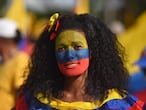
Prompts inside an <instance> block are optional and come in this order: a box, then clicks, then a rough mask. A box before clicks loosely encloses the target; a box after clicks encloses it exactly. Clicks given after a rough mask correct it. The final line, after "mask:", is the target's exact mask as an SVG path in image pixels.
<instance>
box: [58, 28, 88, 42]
mask: <svg viewBox="0 0 146 110" xmlns="http://www.w3.org/2000/svg"><path fill="white" fill-rule="evenodd" d="M73 40H74V41H80V42H86V37H85V34H84V33H83V32H81V31H77V30H65V31H62V32H61V33H60V34H59V35H58V36H57V38H56V42H60V41H67V42H69V41H73Z"/></svg>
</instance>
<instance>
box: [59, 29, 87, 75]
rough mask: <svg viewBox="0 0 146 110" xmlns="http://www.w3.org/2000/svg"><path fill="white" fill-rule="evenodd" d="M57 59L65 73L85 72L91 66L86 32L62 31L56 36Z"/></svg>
mask: <svg viewBox="0 0 146 110" xmlns="http://www.w3.org/2000/svg"><path fill="white" fill-rule="evenodd" d="M56 59H57V62H58V66H59V69H60V71H61V72H62V73H63V74H64V75H66V76H76V75H80V74H83V73H84V72H85V71H86V70H87V68H88V66H89V50H88V45H87V41H86V39H85V36H84V34H83V33H81V32H79V31H75V30H66V31H63V32H61V33H60V34H59V35H58V36H57V38H56Z"/></svg>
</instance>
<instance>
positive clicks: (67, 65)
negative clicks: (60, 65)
mask: <svg viewBox="0 0 146 110" xmlns="http://www.w3.org/2000/svg"><path fill="white" fill-rule="evenodd" d="M79 64H80V63H79V62H77V61H76V62H68V63H66V64H64V66H65V68H68V69H71V68H74V67H76V66H78V65H79Z"/></svg>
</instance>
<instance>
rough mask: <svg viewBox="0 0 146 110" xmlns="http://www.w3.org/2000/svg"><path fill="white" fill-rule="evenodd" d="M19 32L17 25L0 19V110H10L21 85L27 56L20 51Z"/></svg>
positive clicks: (5, 19)
mask: <svg viewBox="0 0 146 110" xmlns="http://www.w3.org/2000/svg"><path fill="white" fill-rule="evenodd" d="M20 40H21V32H20V30H19V29H18V27H17V24H16V23H15V22H14V21H12V20H10V19H7V18H0V110H10V109H11V108H12V107H13V106H14V104H15V101H16V98H17V95H18V88H19V87H20V85H21V84H22V83H23V80H24V79H25V75H24V74H23V71H24V69H25V66H26V65H27V61H28V55H26V54H25V53H24V52H22V51H20V50H19V48H18V43H19V41H20Z"/></svg>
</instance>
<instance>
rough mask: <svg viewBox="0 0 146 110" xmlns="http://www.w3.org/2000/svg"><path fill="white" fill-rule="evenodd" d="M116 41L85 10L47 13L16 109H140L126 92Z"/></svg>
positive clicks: (126, 77)
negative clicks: (84, 12)
mask: <svg viewBox="0 0 146 110" xmlns="http://www.w3.org/2000/svg"><path fill="white" fill-rule="evenodd" d="M122 49H123V48H122V46H121V45H120V44H119V42H118V41H117V39H116V36H115V35H114V34H113V33H112V32H111V31H110V30H109V29H108V28H107V27H106V25H105V24H104V23H102V22H101V21H100V20H99V19H97V18H96V17H94V16H91V15H89V14H81V15H74V14H73V15H60V16H59V15H58V14H57V13H56V14H54V15H53V16H51V18H50V21H49V24H48V25H47V26H46V28H45V30H44V32H43V33H42V34H41V36H40V38H39V40H38V42H37V44H36V47H35V50H34V53H33V56H32V59H31V64H30V74H29V76H28V79H27V81H26V82H25V84H24V85H23V86H22V94H21V96H20V98H19V99H18V101H17V103H16V107H15V108H16V110H56V109H57V110H93V109H96V110H109V109H111V110H142V109H144V103H143V102H142V101H140V100H138V99H137V98H136V97H134V96H131V95H129V94H128V93H127V92H126V85H127V80H128V73H127V70H126V68H125V67H124V66H123V62H122V60H123V53H122V51H121V50H122Z"/></svg>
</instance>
